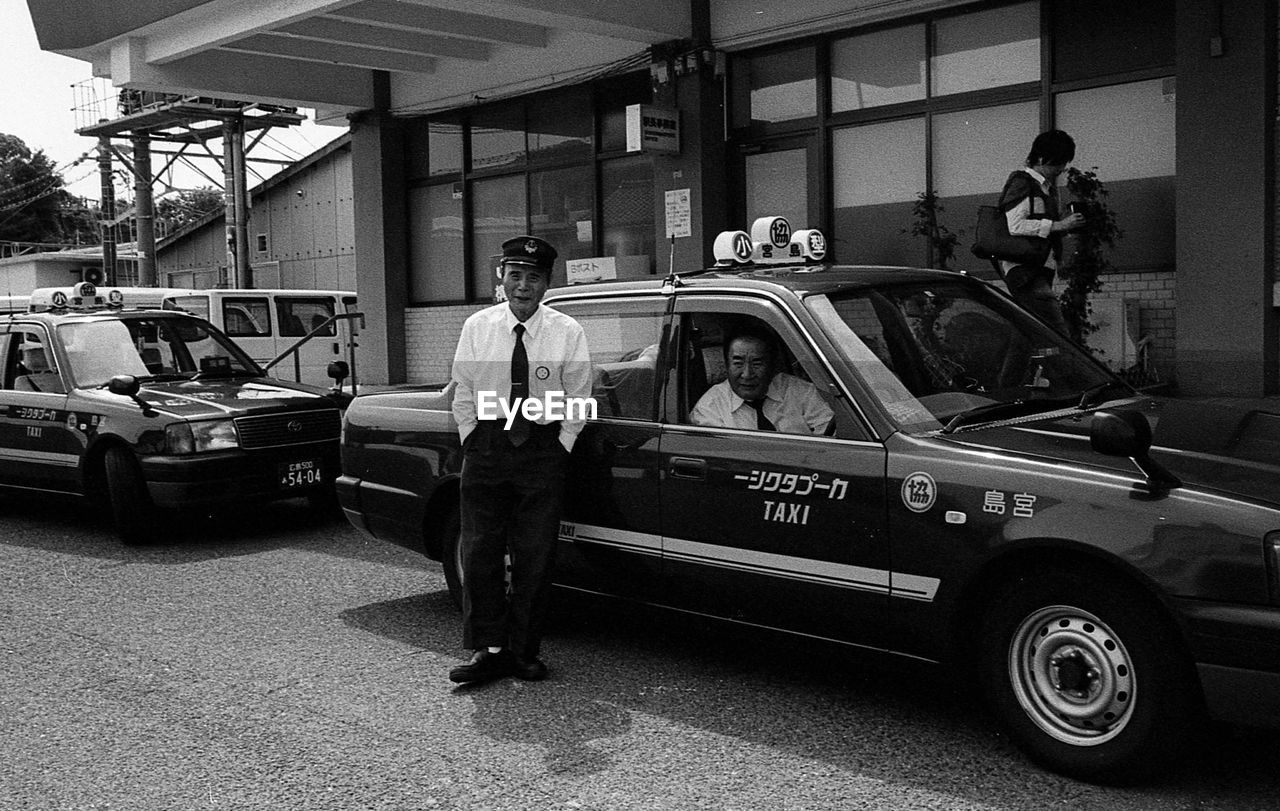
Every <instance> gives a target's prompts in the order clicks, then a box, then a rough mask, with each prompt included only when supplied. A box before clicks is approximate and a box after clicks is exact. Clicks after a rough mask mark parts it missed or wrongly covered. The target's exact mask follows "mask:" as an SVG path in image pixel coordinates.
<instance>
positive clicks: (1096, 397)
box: [1076, 380, 1133, 411]
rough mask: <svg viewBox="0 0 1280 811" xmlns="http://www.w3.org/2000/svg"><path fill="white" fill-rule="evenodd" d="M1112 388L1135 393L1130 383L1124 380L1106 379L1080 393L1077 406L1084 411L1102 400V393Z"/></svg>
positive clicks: (1126, 392)
mask: <svg viewBox="0 0 1280 811" xmlns="http://www.w3.org/2000/svg"><path fill="white" fill-rule="evenodd" d="M1111 389H1120V390H1123V391H1124V393H1125V394H1132V393H1133V389H1132V388H1131V387H1130V386H1129V384H1128V383H1125V382H1124V381H1122V380H1104V381H1103V382H1101V383H1098V384H1096V385H1093V386H1090V387H1089V388H1087V389H1085V390H1084V393H1083V394H1081V395H1080V404H1079V405H1077V406H1076V408H1078V409H1080V410H1081V411H1084V410H1085V409H1086V408H1089V407H1090V406H1093V405H1096V404H1098V403H1100V402H1102V395H1103V394H1106V393H1107V392H1108V391H1109V390H1111Z"/></svg>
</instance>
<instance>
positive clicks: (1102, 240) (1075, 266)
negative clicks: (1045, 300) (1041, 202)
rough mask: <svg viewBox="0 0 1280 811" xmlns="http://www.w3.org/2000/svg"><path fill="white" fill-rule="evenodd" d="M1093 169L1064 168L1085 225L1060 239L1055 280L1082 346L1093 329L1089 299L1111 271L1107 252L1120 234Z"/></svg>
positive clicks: (1070, 325) (1066, 315)
mask: <svg viewBox="0 0 1280 811" xmlns="http://www.w3.org/2000/svg"><path fill="white" fill-rule="evenodd" d="M1097 168H1098V167H1096V166H1095V167H1093V169H1090V170H1088V171H1081V170H1080V169H1077V168H1075V167H1074V166H1073V167H1071V168H1069V169H1067V191H1068V192H1069V193H1070V195H1071V198H1072V200H1073V201H1074V202H1075V203H1077V204H1078V210H1079V211H1080V213H1082V214H1083V215H1084V219H1085V224H1084V226H1083V227H1082V228H1078V229H1076V230H1075V231H1072V232H1070V233H1069V234H1068V235H1067V238H1066V239H1065V240H1064V245H1063V256H1062V262H1061V264H1059V266H1058V277H1059V278H1060V279H1062V280H1063V281H1065V282H1066V283H1067V284H1066V289H1064V290H1063V291H1062V294H1061V295H1060V296H1059V297H1058V300H1059V301H1060V302H1061V304H1062V315H1063V318H1065V319H1066V322H1067V327H1068V329H1069V330H1070V331H1071V337H1072V339H1073V340H1075V341H1076V342H1077V343H1084V342H1085V339H1086V338H1087V337H1088V336H1089V333H1091V332H1093V331H1094V330H1096V329H1097V327H1095V326H1094V325H1093V324H1092V323H1091V322H1090V321H1089V316H1090V308H1089V296H1090V295H1092V294H1093V293H1096V292H1098V291H1099V290H1101V289H1102V279H1101V277H1102V275H1103V274H1105V273H1106V272H1107V271H1109V270H1111V262H1110V260H1108V259H1107V249H1109V248H1113V247H1115V242H1116V240H1117V239H1119V238H1120V237H1122V236H1123V235H1124V232H1123V231H1122V230H1120V227H1119V226H1118V225H1116V215H1115V212H1113V211H1112V210H1111V208H1110V207H1109V206H1108V205H1107V188H1106V186H1105V185H1103V183H1102V181H1101V180H1099V179H1098V174H1097V171H1096V170H1097Z"/></svg>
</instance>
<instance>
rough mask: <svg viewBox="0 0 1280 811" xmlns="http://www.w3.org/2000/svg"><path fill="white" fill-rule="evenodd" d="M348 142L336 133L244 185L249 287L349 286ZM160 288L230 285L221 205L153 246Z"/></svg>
mask: <svg viewBox="0 0 1280 811" xmlns="http://www.w3.org/2000/svg"><path fill="white" fill-rule="evenodd" d="M351 196H352V185H351V143H350V138H348V137H347V136H345V135H344V136H342V137H340V138H337V139H335V140H334V141H332V142H331V143H329V144H328V145H326V146H324V147H323V148H321V149H319V150H317V151H316V152H314V153H312V154H311V155H308V156H307V157H306V158H304V159H303V160H301V161H299V162H298V163H296V164H294V165H293V166H291V167H289V168H288V169H286V170H285V171H282V172H279V173H277V174H275V175H272V176H271V177H270V178H269V179H268V180H267V181H266V182H264V183H261V184H260V185H258V186H256V187H255V188H253V189H250V192H249V197H250V201H251V206H250V215H249V251H250V256H249V266H250V272H251V275H252V277H253V278H252V280H251V281H252V286H253V287H256V288H284V289H287V290H295V289H304V290H354V289H355V286H356V257H355V224H354V220H353V217H354V211H355V208H354V206H353V205H352V200H351ZM156 276H157V278H158V279H159V282H160V286H161V287H179V288H187V289H197V290H203V289H205V288H210V287H228V286H235V285H234V284H232V282H231V279H229V278H228V272H227V233H226V218H225V216H224V212H223V211H222V210H218V211H216V212H213V213H210V214H209V215H208V216H206V217H204V218H203V219H201V220H199V221H198V222H196V223H193V224H192V225H191V226H189V227H188V228H185V229H183V230H182V231H180V232H178V233H175V234H173V235H172V236H170V237H167V238H166V239H164V240H162V241H161V242H160V243H159V244H158V245H157V246H156Z"/></svg>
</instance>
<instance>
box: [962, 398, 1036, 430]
mask: <svg viewBox="0 0 1280 811" xmlns="http://www.w3.org/2000/svg"><path fill="white" fill-rule="evenodd" d="M1056 405H1059V403H1057V402H1054V401H1053V400H1010V401H1009V402H1005V403H987V404H985V405H980V406H977V407H975V408H971V409H969V410H968V411H961V412H960V413H959V414H957V415H955V416H954V417H952V418H951V419H950V421H948V422H947V425H946V427H945V428H943V429H942V433H944V434H950V433H952V432H953V431H955V430H956V429H957V428H959V427H960V426H962V425H969V424H971V423H975V422H995V421H996V420H1001V419H1005V418H1007V417H1020V416H1022V415H1024V414H1034V413H1036V412H1037V411H1046V410H1048V409H1049V408H1053V407H1054V406H1056Z"/></svg>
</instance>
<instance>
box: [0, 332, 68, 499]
mask: <svg viewBox="0 0 1280 811" xmlns="http://www.w3.org/2000/svg"><path fill="white" fill-rule="evenodd" d="M0 352H2V354H0V358H3V361H4V375H3V381H2V384H0V385H2V386H3V388H0V483H3V484H4V485H6V486H9V487H20V488H25V489H30V490H46V491H55V492H64V493H75V492H79V491H80V490H81V487H82V483H81V476H80V458H81V456H82V455H83V454H84V441H83V434H81V433H79V432H78V431H77V430H76V428H75V422H76V419H77V418H76V415H74V414H72V413H70V412H68V410H67V394H66V392H67V390H68V389H67V383H66V379H67V378H66V376H65V375H64V374H63V369H62V368H61V364H60V363H59V361H58V358H57V353H56V352H55V351H54V349H53V345H52V344H51V343H50V336H49V333H48V331H47V330H46V329H45V327H44V326H43V325H41V324H26V325H24V324H12V325H11V326H10V327H9V330H8V332H7V333H5V334H4V335H0Z"/></svg>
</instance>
